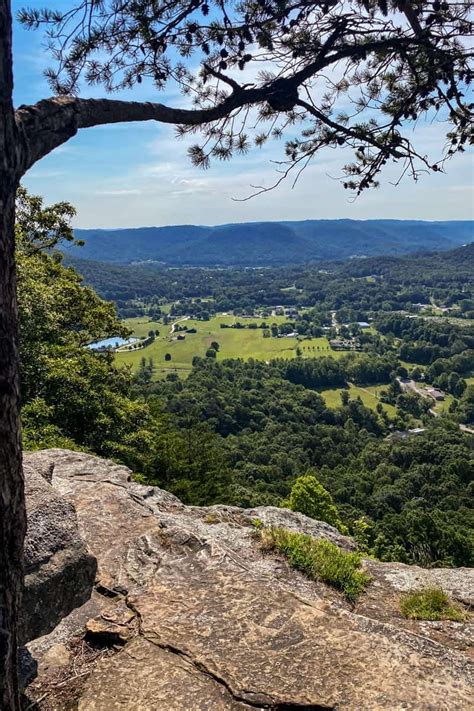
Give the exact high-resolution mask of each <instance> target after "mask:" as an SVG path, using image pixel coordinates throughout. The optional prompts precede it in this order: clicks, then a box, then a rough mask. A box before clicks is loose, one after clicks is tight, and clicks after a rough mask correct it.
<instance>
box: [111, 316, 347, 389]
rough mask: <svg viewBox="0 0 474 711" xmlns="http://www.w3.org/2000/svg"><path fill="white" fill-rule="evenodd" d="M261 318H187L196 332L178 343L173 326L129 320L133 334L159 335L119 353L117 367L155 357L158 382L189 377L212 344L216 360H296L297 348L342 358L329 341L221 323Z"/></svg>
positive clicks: (280, 320)
mask: <svg viewBox="0 0 474 711" xmlns="http://www.w3.org/2000/svg"><path fill="white" fill-rule="evenodd" d="M261 320H262V319H253V318H251V319H244V318H242V317H235V316H232V315H222V314H221V315H217V316H214V317H213V318H211V319H209V321H196V320H194V319H188V320H186V321H183V322H182V325H183V326H184V325H185V326H186V327H187V328H195V329H196V333H184V332H183V333H182V335H184V336H185V339H184V340H180V341H178V340H176V335H177V334H173V335H171V333H170V332H171V325H167V326H165V325H163V323H161V322H157V321H150V320H148V319H147V318H144V317H138V318H134V319H128V320H126V321H125V323H126V325H127V326H128V327H129V328H130V329H131V330H132V331H133V335H135V336H139V337H144V336H147V335H148V332H149V331H150V330H158V331H159V332H160V335H159V336H158V337H157V338H156V339H155V341H154V342H153V343H152V344H150V345H149V346H147V347H146V348H142V349H139V350H135V351H119V352H117V353H116V356H115V357H116V362H117V364H118V365H131V366H132V370H133V371H135V370H137V369H138V367H139V365H140V361H141V359H142V358H143V357H145V358H147V359H148V358H153V362H154V377H155V379H159V378H160V377H164V376H165V375H166V374H167V373H170V372H177V373H178V375H181V376H186V375H187V374H188V373H189V371H190V370H191V367H192V360H193V357H194V356H201V357H204V356H205V354H206V351H207V349H208V348H209V347H210V345H211V343H212V342H213V341H216V342H217V343H218V344H219V346H220V349H219V352H218V354H217V360H225V359H226V358H243V359H244V360H248V359H249V358H255V359H256V360H264V361H269V360H271V359H272V358H294V357H295V356H296V349H297V347H298V345H299V346H300V348H301V351H302V356H303V357H311V358H317V357H319V356H329V355H331V356H333V357H334V358H341V357H342V356H343V355H344V352H342V351H337V352H336V351H333V350H331V348H330V346H329V342H328V340H327V338H324V337H323V338H313V339H305V340H303V341H298V340H297V339H296V338H285V337H283V338H264V337H263V335H262V330H261V329H248V328H245V329H243V328H242V329H234V328H232V329H231V328H221V326H220V324H221V323H225V324H228V325H231V324H233V323H235V322H236V321H240V322H241V323H251V322H257V323H260V322H261ZM265 320H266V322H267V323H268V324H271V323H278V324H280V323H285V322H287V321H288V319H287V318H286V317H284V316H271V317H269V318H267V319H265ZM166 353H169V354H170V355H171V360H170V361H165V355H166Z"/></svg>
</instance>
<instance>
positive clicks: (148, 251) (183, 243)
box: [65, 219, 474, 266]
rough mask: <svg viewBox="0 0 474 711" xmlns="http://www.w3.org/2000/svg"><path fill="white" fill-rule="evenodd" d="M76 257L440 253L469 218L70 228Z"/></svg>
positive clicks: (242, 262)
mask: <svg viewBox="0 0 474 711" xmlns="http://www.w3.org/2000/svg"><path fill="white" fill-rule="evenodd" d="M75 234H76V237H77V238H78V239H82V240H84V241H85V243H86V244H85V246H84V247H81V248H79V247H74V246H73V247H71V246H68V247H66V248H65V252H66V253H67V254H68V255H70V256H74V257H80V258H82V259H90V260H98V261H105V262H114V263H119V264H128V263H130V262H146V261H157V262H163V263H164V264H166V265H168V266H267V265H283V264H289V263H291V264H297V263H305V262H310V261H319V260H333V259H337V260H340V259H347V258H350V257H371V256H379V255H401V254H409V253H412V252H426V251H431V252H433V251H444V250H449V249H453V248H455V247H458V246H461V245H463V244H466V243H470V242H472V241H473V239H474V221H468V220H466V221H452V222H448V221H447V222H423V221H421V220H347V219H341V220H304V221H300V222H291V221H288V222H286V221H284V222H246V223H236V224H226V225H217V226H214V227H208V226H199V225H175V226H169V227H137V228H130V229H89V230H82V229H78V230H76V231H75Z"/></svg>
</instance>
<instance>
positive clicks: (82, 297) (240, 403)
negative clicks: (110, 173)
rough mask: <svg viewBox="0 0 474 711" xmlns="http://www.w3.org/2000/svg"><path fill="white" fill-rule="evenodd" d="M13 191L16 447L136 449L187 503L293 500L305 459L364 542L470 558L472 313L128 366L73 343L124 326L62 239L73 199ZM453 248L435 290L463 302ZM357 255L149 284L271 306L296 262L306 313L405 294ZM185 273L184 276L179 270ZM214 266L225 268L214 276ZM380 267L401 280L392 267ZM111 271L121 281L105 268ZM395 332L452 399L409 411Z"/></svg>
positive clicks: (391, 318) (150, 478) (113, 453)
mask: <svg viewBox="0 0 474 711" xmlns="http://www.w3.org/2000/svg"><path fill="white" fill-rule="evenodd" d="M22 200H23V210H22V211H19V224H18V226H17V236H18V247H17V252H18V265H19V296H20V318H21V358H22V386H23V391H22V397H23V428H24V444H25V447H26V448H33V449H34V448H42V447H51V446H65V447H71V448H77V449H84V450H86V451H91V452H95V453H97V454H99V455H102V456H106V457H112V458H114V459H116V460H117V461H121V462H124V463H125V464H127V465H128V466H130V467H131V468H132V469H133V470H134V471H135V472H137V475H138V477H139V479H140V480H141V481H144V482H150V483H153V484H157V485H159V486H162V487H164V488H166V489H169V490H170V491H172V492H174V493H176V494H177V495H178V496H180V497H181V498H182V499H183V500H184V501H186V502H188V503H192V504H210V503H215V502H222V503H230V504H235V505H239V506H256V505H259V504H273V505H277V506H280V505H288V498H289V497H291V493H292V490H293V487H294V486H295V482H296V481H297V480H298V478H300V477H301V476H303V475H305V474H307V473H308V472H310V473H311V474H312V476H315V477H316V478H317V481H318V482H319V485H320V486H321V490H322V491H325V492H326V493H325V495H326V496H328V497H330V500H331V501H332V502H333V505H334V506H335V507H336V509H337V517H338V518H337V520H338V521H340V522H341V523H340V526H341V528H342V527H343V529H344V530H347V531H348V532H349V533H351V534H352V535H354V536H355V537H356V540H357V541H358V542H359V545H360V546H361V547H362V548H363V549H364V550H366V551H369V552H370V553H372V554H373V555H376V556H378V557H380V558H381V559H383V560H401V561H407V562H415V563H419V564H421V565H433V564H437V565H448V566H450V565H455V566H458V565H471V564H472V563H473V562H474V561H473V544H472V536H471V531H472V524H473V520H472V509H471V506H472V493H473V491H472V474H473V466H474V462H473V456H472V455H473V446H472V445H473V438H472V436H471V435H469V434H468V433H466V432H462V431H460V429H459V424H458V423H459V422H461V421H463V420H464V421H466V422H471V421H472V419H474V418H473V417H472V415H473V411H474V393H473V390H474V388H473V387H472V386H468V385H466V382H465V381H464V385H463V386H462V387H461V386H460V385H459V383H460V382H461V385H462V381H463V380H464V376H465V375H467V374H468V373H469V372H471V371H472V354H473V350H472V347H473V333H472V327H471V326H470V324H469V320H468V319H466V323H465V325H464V326H462V325H461V326H460V325H454V324H452V325H450V324H449V323H448V321H446V322H445V321H442V323H441V325H440V323H439V322H438V321H429V320H424V319H410V318H408V317H406V316H404V315H393V314H389V313H388V312H387V313H386V314H385V315H384V314H382V315H379V317H378V318H379V321H378V322H377V326H378V328H379V329H380V331H379V332H377V333H376V334H375V335H374V334H372V335H369V336H368V337H367V338H368V342H367V344H366V345H367V350H366V352H364V353H359V354H357V357H353V356H351V355H347V356H344V357H342V358H340V359H338V360H336V359H334V358H333V357H331V356H328V357H319V358H310V357H309V358H304V359H303V358H295V359H294V360H278V359H277V360H274V361H271V362H269V363H265V362H262V361H255V360H252V359H249V360H248V361H247V362H244V361H242V360H224V361H220V362H216V360H215V359H212V358H195V360H194V364H193V370H192V372H191V374H190V376H189V377H188V378H187V379H186V380H184V381H182V380H180V379H178V377H177V376H176V375H175V374H173V373H170V374H169V375H168V376H167V378H166V379H165V380H162V381H156V380H154V379H153V378H152V370H153V369H152V367H150V364H149V363H148V362H147V359H146V358H144V359H143V363H142V367H141V368H140V369H139V371H138V373H137V374H136V375H132V374H131V372H130V370H128V369H125V368H117V367H116V366H115V364H114V356H113V354H111V353H109V352H94V351H91V350H90V349H88V348H85V347H84V346H85V344H87V343H88V342H90V341H91V340H94V339H96V338H98V337H104V336H107V335H109V336H112V335H117V334H120V333H123V334H125V333H126V329H125V328H124V326H123V324H121V323H120V322H119V321H118V320H117V318H116V315H115V310H114V306H113V305H112V304H111V303H109V302H106V301H104V300H102V299H101V297H100V296H98V295H97V294H96V293H95V291H94V290H93V289H92V288H91V287H90V286H85V285H84V283H83V282H82V278H81V277H80V276H79V275H78V273H77V271H76V270H75V269H74V268H73V267H71V266H66V265H65V264H64V262H63V260H62V257H61V255H60V254H59V253H58V251H57V249H58V247H61V246H62V244H63V243H64V242H65V241H68V242H69V241H70V240H72V235H71V233H70V231H68V229H67V217H68V215H67V211H66V206H65V205H58V206H53V207H52V208H45V207H44V206H43V204H42V203H41V201H38V200H36V202H35V201H33V199H31V198H30V197H29V196H27V195H26V194H23V196H22ZM45 225H46V226H47V230H46V232H45V229H44V227H45ZM45 234H47V236H48V239H47V240H46V241H45V239H44V235H45ZM51 235H53V237H52V236H51ZM420 259H421V258H420ZM423 259H427V258H426V257H423ZM430 259H431V258H430ZM432 259H433V260H435V261H437V260H439V257H437V256H435V257H433V258H432ZM382 261H383V260H382ZM450 264H451V262H450V261H449V260H448V261H447V263H446V268H445V275H446V276H447V279H446V281H445V286H442V287H440V288H441V289H444V290H445V292H444V297H446V295H447V294H448V292H449V293H451V294H452V298H453V303H454V302H455V303H459V302H460V301H462V300H463V299H461V296H460V295H461V294H462V295H463V296H466V283H467V281H468V279H469V275H468V274H467V271H463V270H464V266H465V265H463V264H462V265H461V267H458V266H456V264H455V263H453V264H452V266H449V265H450ZM352 268H353V265H352V263H350V264H349V265H346V266H344V265H340V266H338V267H337V269H338V272H337V274H338V275H340V276H337V278H336V277H335V276H334V274H332V275H330V277H328V275H326V274H325V273H320V272H317V271H315V270H314V269H310V268H308V269H307V270H305V269H302V270H301V276H300V277H298V274H297V270H296V268H288V269H285V270H281V271H279V270H276V271H268V272H267V271H266V270H264V271H257V272H255V271H249V270H237V271H236V272H225V273H224V274H221V276H220V277H219V279H221V281H218V275H219V274H220V272H218V271H212V272H211V271H207V270H205V271H199V272H198V271H194V270H189V271H188V270H183V271H180V272H176V271H175V272H174V281H175V282H177V285H176V284H173V283H172V282H171V278H172V277H171V275H170V273H169V272H168V271H167V270H164V271H163V272H159V271H158V272H153V273H154V274H155V278H156V281H155V296H157V292H158V297H157V300H159V299H163V298H166V299H169V298H171V297H172V289H174V288H176V292H175V293H174V294H173V295H175V296H177V297H178V299H179V298H183V299H184V298H188V297H190V296H191V294H192V293H193V289H195V288H196V287H197V288H198V289H200V290H201V291H200V292H199V293H202V292H203V291H204V290H207V289H209V290H210V289H211V288H212V289H214V291H213V294H214V297H215V298H216V300H217V298H218V297H217V295H218V294H221V297H219V298H221V299H222V300H224V299H227V303H231V300H232V298H233V295H234V296H235V299H236V300H239V299H240V298H241V299H242V301H239V305H238V306H236V308H237V309H239V308H245V306H244V303H245V300H246V299H248V300H250V299H251V298H253V299H255V300H258V301H259V304H260V305H261V306H262V305H263V307H264V306H265V302H266V300H267V299H268V301H269V302H271V301H273V300H274V298H275V294H276V293H278V294H279V295H280V299H279V300H280V301H281V295H282V294H285V293H288V292H282V291H281V284H282V283H283V280H285V284H286V285H288V278H290V281H293V283H294V284H295V285H296V286H295V288H296V289H297V290H299V289H300V288H301V289H302V290H303V291H302V293H303V294H304V298H305V299H306V298H309V295H311V297H310V298H313V299H315V300H314V301H313V307H312V309H308V311H307V313H308V314H309V317H308V318H307V319H306V321H305V323H306V324H315V323H316V322H319V321H318V319H321V318H323V315H324V314H325V313H326V312H327V311H328V310H329V309H330V308H331V306H332V305H334V303H335V300H336V299H338V300H339V311H341V310H342V309H346V310H351V309H352V310H353V311H354V312H358V310H359V307H360V309H361V312H362V311H363V312H364V313H366V309H367V310H368V309H369V308H370V310H372V309H374V310H375V305H376V303H377V301H378V299H379V298H380V299H381V298H382V295H383V297H384V299H385V300H387V299H389V300H390V299H392V298H393V299H394V298H395V297H397V298H398V296H397V293H398V292H396V290H395V286H393V291H391V289H390V288H385V286H384V287H383V288H382V287H380V289H379V285H378V281H377V280H375V281H373V282H372V281H370V282H367V281H364V282H363V288H359V285H360V284H361V283H362V282H360V281H359V279H354V277H352V276H350V277H348V276H347V274H346V275H345V276H344V270H347V269H352ZM396 268H397V269H398V268H399V266H398V262H397V264H396ZM371 271H374V267H373V264H372V265H371ZM415 271H416V270H415V269H414V270H413V272H412V276H410V272H409V270H407V271H406V273H405V285H404V286H402V289H405V288H406V289H407V290H410V289H414V288H415V277H414V273H415ZM98 273H99V272H98ZM103 274H104V272H103V273H102V275H103ZM160 275H161V276H162V279H161V280H160ZM186 275H187V279H188V281H187V282H186V280H185V279H184V280H183V282H182V283H181V282H180V279H181V276H183V277H184V276H186ZM178 277H179V278H178ZM326 277H328V278H326ZM101 278H102V277H101ZM150 278H151V277H150ZM214 278H215V281H216V282H218V283H216V284H215V285H214V286H213V287H210V285H209V284H210V282H212V281H214ZM299 279H301V282H300V281H299ZM384 279H387V283H388V284H389V285H390V284H392V283H393V285H395V282H396V277H395V276H391V275H390V274H389V275H388V276H386V275H385V276H384ZM91 280H92V279H91V278H89V281H91ZM150 283H151V282H150ZM299 283H301V284H302V286H301V287H300V286H298V284H299ZM463 283H464V288H463V286H462V284H463ZM272 284H273V286H272ZM351 285H352V287H353V288H352V291H351V289H350V287H351ZM260 287H261V288H260ZM108 288H109V289H113V288H116V287H113V286H112V285H111V283H110V282H109V287H108ZM167 289H169V291H166V290H167ZM272 289H273V292H272ZM398 290H400V285H399V287H398ZM103 291H104V290H103V289H101V292H102V293H103ZM293 291H294V289H293ZM298 293H299V292H298ZM372 293H373V294H374V295H375V296H373V297H372ZM315 294H318V295H319V296H318V300H316V297H315ZM368 294H369V296H367V295H368ZM252 295H253V296H252ZM456 295H458V296H459V298H457V297H456ZM294 298H295V297H294V295H292V299H293V302H294ZM152 299H153V297H151V295H150V301H149V303H150V304H152V303H153V301H152ZM222 303H223V301H221V302H220V307H222ZM353 304H355V306H354V305H353ZM362 304H365V306H364V309H362ZM249 306H251V303H249ZM156 308H159V304H158V303H157V304H156ZM458 320H462V319H458ZM405 342H406V344H410V343H414V342H416V343H417V344H423V345H419V348H420V350H421V352H422V354H425V355H426V358H425V361H424V362H426V363H427V364H429V366H428V368H427V372H428V378H429V379H431V380H432V381H435V380H436V378H438V379H439V378H440V377H443V375H446V376H447V378H448V380H449V376H450V375H452V372H454V371H453V368H455V369H456V372H457V373H458V380H457V381H456V382H454V380H453V382H452V386H453V388H455V387H457V388H458V391H457V394H456V398H455V399H454V401H453V403H454V405H453V408H452V413H451V414H449V415H445V416H442V417H438V418H432V417H430V416H429V414H427V412H426V411H421V412H416V413H414V412H413V411H411V409H410V406H411V405H412V403H411V404H410V397H411V396H410V395H407V394H406V393H402V392H400V389H399V385H398V378H399V377H401V376H404V375H406V374H407V368H406V366H404V365H403V364H402V363H401V362H400V360H399V350H400V349H401V348H403V346H404V343H405ZM393 343H395V344H397V347H396V348H393V347H392V344H393ZM387 344H388V345H387ZM427 349H428V350H429V349H431V353H428V351H427ZM405 355H407V356H408V355H409V354H408V353H406V354H405ZM408 360H409V358H407V361H408ZM350 383H360V384H369V383H381V384H386V388H387V390H386V393H385V396H384V397H385V398H386V399H387V401H388V402H393V403H394V405H395V407H396V415H395V416H392V417H391V416H389V415H388V414H387V412H386V411H385V410H384V409H383V407H382V406H381V405H380V407H379V406H377V409H376V410H372V409H369V408H368V407H366V406H365V405H364V404H363V402H362V401H361V400H360V398H352V397H351V394H350V390H349V387H348V385H349V384H350ZM324 387H338V388H341V397H340V403H339V404H338V405H337V406H335V407H328V406H327V405H326V403H325V401H324V399H323V398H322V397H321V395H320V392H319V391H320V390H321V389H322V388H324ZM414 416H416V417H417V418H419V419H420V421H421V422H422V423H423V428H422V431H421V432H420V433H419V434H418V435H416V436H410V437H404V438H401V439H399V438H397V437H396V436H394V435H395V434H396V433H397V432H399V431H402V432H403V431H406V430H407V428H408V427H409V426H410V424H411V423H412V422H413V417H414ZM331 506H332V504H331Z"/></svg>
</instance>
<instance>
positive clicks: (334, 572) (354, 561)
mask: <svg viewBox="0 0 474 711" xmlns="http://www.w3.org/2000/svg"><path fill="white" fill-rule="evenodd" d="M261 542H262V548H263V549H264V550H268V551H270V550H277V551H278V552H279V553H283V555H284V556H286V558H288V561H289V563H290V565H291V566H293V567H294V568H296V569H297V570H301V571H302V572H303V573H305V575H307V576H308V577H309V578H312V579H313V580H321V581H322V582H324V583H327V584H328V585H332V586H333V587H335V588H337V589H338V590H341V591H342V592H343V593H344V595H345V596H346V598H347V599H348V600H350V601H354V600H356V599H357V597H358V596H359V595H360V594H361V593H362V592H364V590H365V588H366V586H367V584H368V583H369V581H370V576H369V575H367V573H365V572H364V571H363V570H360V561H361V554H360V553H347V552H346V551H343V550H341V549H340V548H338V547H337V546H336V545H334V543H330V541H325V540H315V539H314V538H311V536H308V535H305V534H304V533H295V532H293V531H288V530H287V529H285V528H264V529H262V531H261Z"/></svg>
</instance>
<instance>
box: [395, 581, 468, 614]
mask: <svg viewBox="0 0 474 711" xmlns="http://www.w3.org/2000/svg"><path fill="white" fill-rule="evenodd" d="M400 610H401V611H402V614H403V615H404V616H405V617H408V618H409V619H410V620H453V621H454V622H463V621H464V620H465V619H466V613H465V612H464V610H462V609H461V608H460V607H459V606H457V605H456V604H455V603H453V602H452V600H451V599H450V598H449V596H448V595H447V594H446V593H445V592H444V590H442V589H441V588H426V589H424V590H414V591H413V592H410V593H407V594H406V595H404V596H403V597H402V599H401V601H400Z"/></svg>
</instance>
